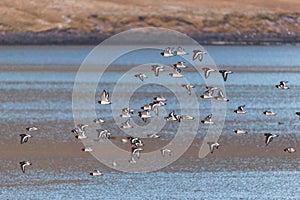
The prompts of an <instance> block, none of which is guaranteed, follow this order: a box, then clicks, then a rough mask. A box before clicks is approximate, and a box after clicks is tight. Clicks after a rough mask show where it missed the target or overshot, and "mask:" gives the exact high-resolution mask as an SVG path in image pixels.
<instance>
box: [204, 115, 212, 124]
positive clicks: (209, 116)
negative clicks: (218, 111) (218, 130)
mask: <svg viewBox="0 0 300 200" xmlns="http://www.w3.org/2000/svg"><path fill="white" fill-rule="evenodd" d="M201 123H203V124H209V125H211V124H214V122H213V121H212V114H210V115H208V116H206V117H205V119H204V120H201Z"/></svg>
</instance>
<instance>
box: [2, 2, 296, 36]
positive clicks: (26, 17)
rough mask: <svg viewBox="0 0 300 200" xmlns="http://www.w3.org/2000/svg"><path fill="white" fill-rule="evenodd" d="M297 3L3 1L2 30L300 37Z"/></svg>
mask: <svg viewBox="0 0 300 200" xmlns="http://www.w3.org/2000/svg"><path fill="white" fill-rule="evenodd" d="M299 8H300V1H298V0H265V1H261V0H251V1H250V0H249V1H240V0H214V1H207V0H188V1H177V0H161V1H153V0H152V1H150V0H140V1H137V2H133V1H130V0H119V1H118V0H112V1H108V0H103V1H99V0H89V1H85V0H76V1H75V0H51V1H50V0H43V1H39V0H20V1H10V0H2V1H1V2H0V31H13V32H24V31H32V32H42V31H49V30H60V31H71V32H72V31H76V32H100V33H114V32H119V31H122V30H127V29H130V28H134V27H143V26H157V27H165V28H171V29H175V30H178V31H183V32H188V33H199V32H204V33H206V32H207V33H216V32H230V33H243V32H261V33H268V32H274V33H283V32H284V33H285V32H295V33H300V28H299V27H300V12H299Z"/></svg>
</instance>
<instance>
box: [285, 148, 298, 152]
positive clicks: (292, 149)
mask: <svg viewBox="0 0 300 200" xmlns="http://www.w3.org/2000/svg"><path fill="white" fill-rule="evenodd" d="M283 151H285V152H288V153H294V152H295V151H296V149H294V148H293V147H287V148H285V149H284V150H283Z"/></svg>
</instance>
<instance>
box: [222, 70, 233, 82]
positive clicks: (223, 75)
mask: <svg viewBox="0 0 300 200" xmlns="http://www.w3.org/2000/svg"><path fill="white" fill-rule="evenodd" d="M219 72H220V73H221V74H222V77H223V79H224V81H227V76H228V74H233V71H230V70H219Z"/></svg>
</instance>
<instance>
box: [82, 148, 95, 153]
mask: <svg viewBox="0 0 300 200" xmlns="http://www.w3.org/2000/svg"><path fill="white" fill-rule="evenodd" d="M82 151H84V152H92V151H93V149H92V147H85V148H83V149H82Z"/></svg>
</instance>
